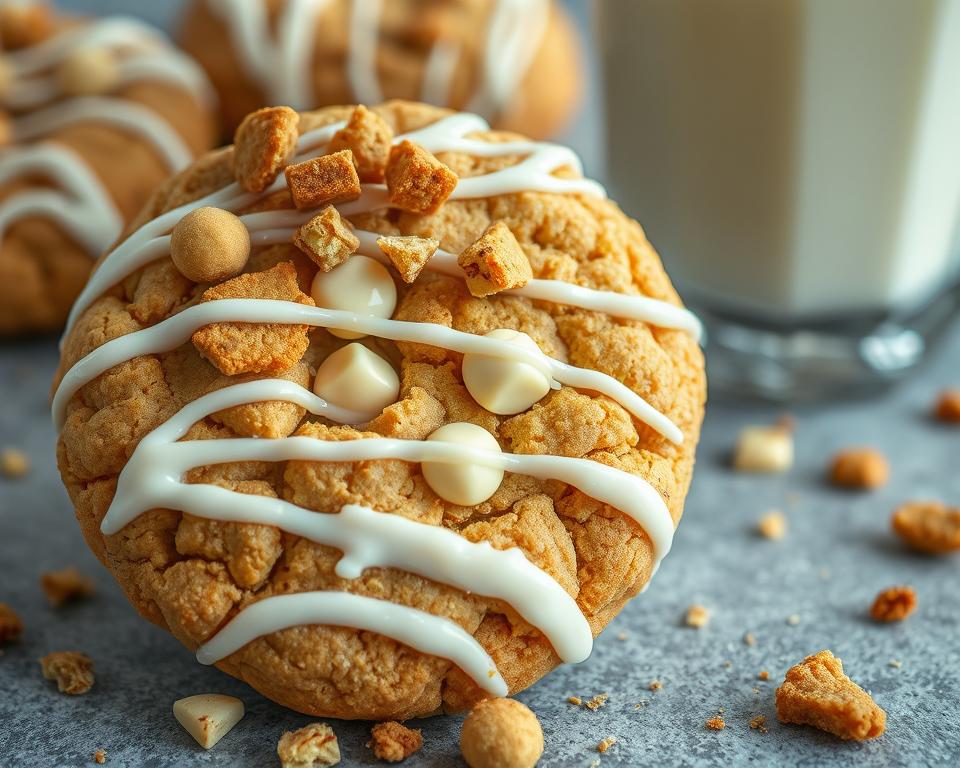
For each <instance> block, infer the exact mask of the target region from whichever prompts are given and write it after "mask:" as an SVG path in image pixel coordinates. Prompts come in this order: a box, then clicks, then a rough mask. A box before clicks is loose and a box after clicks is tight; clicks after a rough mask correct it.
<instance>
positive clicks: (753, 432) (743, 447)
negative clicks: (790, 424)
mask: <svg viewBox="0 0 960 768" xmlns="http://www.w3.org/2000/svg"><path fill="white" fill-rule="evenodd" d="M791 466H793V432H792V430H790V429H785V428H784V427H782V426H779V425H774V426H772V427H763V426H752V427H745V428H744V429H743V430H742V431H741V432H740V437H739V438H738V440H737V447H736V449H735V450H734V454H733V468H734V469H736V470H737V471H739V472H770V473H774V472H786V471H787V470H788V469H790V467H791Z"/></svg>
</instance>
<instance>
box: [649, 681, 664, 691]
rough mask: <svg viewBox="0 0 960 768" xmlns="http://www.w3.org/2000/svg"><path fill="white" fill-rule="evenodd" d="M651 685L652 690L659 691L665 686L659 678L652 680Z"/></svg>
mask: <svg viewBox="0 0 960 768" xmlns="http://www.w3.org/2000/svg"><path fill="white" fill-rule="evenodd" d="M649 687H650V690H651V691H659V690H660V689H661V688H663V683H661V682H660V681H659V680H652V681H650V686H649Z"/></svg>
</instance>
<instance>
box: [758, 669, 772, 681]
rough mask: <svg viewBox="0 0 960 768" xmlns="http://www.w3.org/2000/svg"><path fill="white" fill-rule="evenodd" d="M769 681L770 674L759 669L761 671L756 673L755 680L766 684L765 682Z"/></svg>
mask: <svg viewBox="0 0 960 768" xmlns="http://www.w3.org/2000/svg"><path fill="white" fill-rule="evenodd" d="M769 679H770V673H769V672H767V670H765V669H761V670H760V671H759V672H758V673H757V680H763V681H764V682H766V681H767V680H769Z"/></svg>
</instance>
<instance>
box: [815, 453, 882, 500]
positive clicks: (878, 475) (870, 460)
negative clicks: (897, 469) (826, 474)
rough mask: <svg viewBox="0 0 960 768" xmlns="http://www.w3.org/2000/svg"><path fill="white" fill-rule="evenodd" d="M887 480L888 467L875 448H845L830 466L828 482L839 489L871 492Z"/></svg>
mask: <svg viewBox="0 0 960 768" xmlns="http://www.w3.org/2000/svg"><path fill="white" fill-rule="evenodd" d="M889 479H890V465H889V464H888V463H887V459H886V457H885V456H884V455H883V454H882V453H880V451H878V450H876V449H875V448H847V449H846V450H843V451H840V452H839V453H838V454H837V455H836V456H834V457H833V462H832V463H831V465H830V482H831V483H833V484H834V485H836V486H839V487H840V488H852V489H862V490H871V489H873V488H879V487H880V486H882V485H885V484H886V482H887V480H889Z"/></svg>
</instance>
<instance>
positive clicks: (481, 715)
mask: <svg viewBox="0 0 960 768" xmlns="http://www.w3.org/2000/svg"><path fill="white" fill-rule="evenodd" d="M460 751H461V752H463V759H464V760H466V761H467V765H469V766H470V768H533V766H535V765H536V764H537V760H539V759H540V756H541V755H542V754H543V729H541V728H540V721H539V720H537V716H536V715H535V714H533V712H531V711H530V710H529V709H528V708H527V707H525V706H524V705H523V704H521V703H520V702H519V701H514V700H513V699H485V700H483V701H481V702H480V703H479V704H477V706H475V707H474V708H473V711H472V712H471V713H470V714H469V715H467V719H466V720H464V721H463V730H461V731H460Z"/></svg>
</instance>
